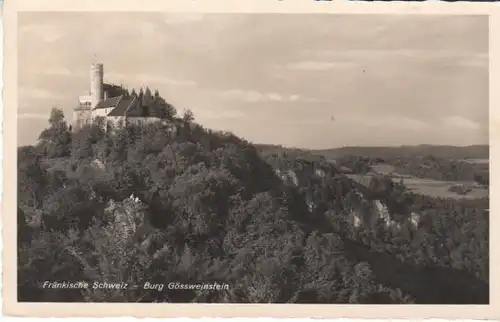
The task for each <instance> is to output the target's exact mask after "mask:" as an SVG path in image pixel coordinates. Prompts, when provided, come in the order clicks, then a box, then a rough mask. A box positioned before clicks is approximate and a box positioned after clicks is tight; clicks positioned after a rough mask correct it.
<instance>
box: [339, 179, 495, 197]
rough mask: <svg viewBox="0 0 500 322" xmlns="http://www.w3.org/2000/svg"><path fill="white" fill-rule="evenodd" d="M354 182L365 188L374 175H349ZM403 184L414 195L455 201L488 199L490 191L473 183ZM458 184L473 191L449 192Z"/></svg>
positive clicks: (414, 181)
mask: <svg viewBox="0 0 500 322" xmlns="http://www.w3.org/2000/svg"><path fill="white" fill-rule="evenodd" d="M347 176H348V177H349V178H351V179H352V180H354V181H356V182H359V183H361V184H363V185H365V186H368V185H369V183H370V180H371V177H372V175H369V174H367V175H364V176H362V175H359V174H349V175H347ZM393 180H394V181H395V182H399V180H400V178H394V179H393ZM403 184H404V185H405V186H406V187H407V188H408V190H410V191H412V192H413V193H416V194H420V195H427V196H431V197H436V198H455V199H462V198H465V199H477V198H484V197H488V195H489V191H488V189H485V188H481V187H472V186H473V184H474V183H472V182H451V181H439V180H432V179H421V178H404V179H403ZM456 184H464V185H467V186H471V187H472V191H471V192H469V193H468V194H466V195H465V196H464V195H459V194H457V193H455V192H452V191H448V189H449V188H450V187H451V186H453V185H456Z"/></svg>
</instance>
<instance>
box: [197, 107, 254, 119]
mask: <svg viewBox="0 0 500 322" xmlns="http://www.w3.org/2000/svg"><path fill="white" fill-rule="evenodd" d="M193 112H194V114H195V116H196V117H197V118H199V119H211V120H227V119H236V118H246V117H248V115H247V114H246V113H244V112H242V111H237V110H231V109H200V110H193Z"/></svg>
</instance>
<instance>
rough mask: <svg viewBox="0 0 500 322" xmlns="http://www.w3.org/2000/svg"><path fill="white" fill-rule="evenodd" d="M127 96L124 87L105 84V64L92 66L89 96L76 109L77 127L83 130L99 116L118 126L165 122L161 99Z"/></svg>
mask: <svg viewBox="0 0 500 322" xmlns="http://www.w3.org/2000/svg"><path fill="white" fill-rule="evenodd" d="M142 96H143V94H142V93H141V95H140V96H138V95H137V94H135V93H134V94H132V95H130V94H128V92H127V91H126V90H124V89H123V88H121V87H119V86H116V85H110V84H106V83H104V67H103V64H100V63H93V64H91V65H90V89H89V92H88V94H86V95H82V96H80V97H79V98H78V106H77V107H75V108H74V115H73V116H74V117H73V119H74V128H75V129H80V128H81V127H82V126H85V125H89V124H91V123H92V122H94V121H95V119H96V118H97V117H102V118H104V119H105V120H106V121H111V122H112V123H114V124H117V123H118V122H120V121H123V122H124V123H127V122H133V123H141V122H156V121H159V120H161V119H163V118H164V117H163V114H162V111H161V106H160V105H159V104H156V103H157V100H158V98H159V97H158V96H155V97H152V96H151V95H150V93H149V97H142Z"/></svg>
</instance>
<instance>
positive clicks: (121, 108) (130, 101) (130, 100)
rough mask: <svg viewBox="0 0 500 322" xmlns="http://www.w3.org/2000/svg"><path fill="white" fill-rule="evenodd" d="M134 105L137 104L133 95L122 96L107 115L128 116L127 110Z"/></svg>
mask: <svg viewBox="0 0 500 322" xmlns="http://www.w3.org/2000/svg"><path fill="white" fill-rule="evenodd" d="M135 105H137V98H136V97H135V96H132V97H127V98H122V99H121V100H119V102H118V104H117V105H116V107H115V108H114V109H113V110H112V111H111V112H110V113H109V114H108V116H125V115H127V116H128V110H129V109H130V108H131V107H133V106H135Z"/></svg>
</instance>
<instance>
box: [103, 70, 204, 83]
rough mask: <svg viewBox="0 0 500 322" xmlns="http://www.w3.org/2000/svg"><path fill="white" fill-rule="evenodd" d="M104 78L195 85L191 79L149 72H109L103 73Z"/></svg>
mask: <svg viewBox="0 0 500 322" xmlns="http://www.w3.org/2000/svg"><path fill="white" fill-rule="evenodd" d="M105 78H107V79H110V80H113V81H114V82H124V83H129V82H130V81H129V80H131V81H132V80H133V81H135V83H140V84H143V85H144V86H149V85H150V84H154V83H159V84H165V85H170V86H196V82H195V81H192V80H185V79H173V78H169V77H165V76H157V75H151V74H130V75H126V74H120V73H114V72H109V73H106V74H105Z"/></svg>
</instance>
